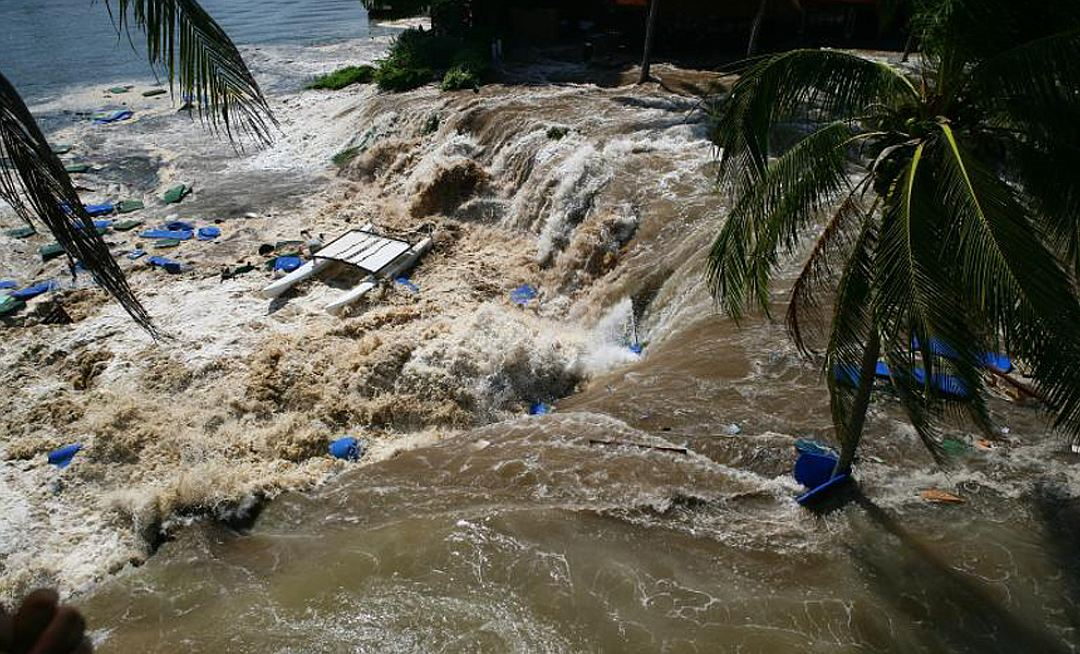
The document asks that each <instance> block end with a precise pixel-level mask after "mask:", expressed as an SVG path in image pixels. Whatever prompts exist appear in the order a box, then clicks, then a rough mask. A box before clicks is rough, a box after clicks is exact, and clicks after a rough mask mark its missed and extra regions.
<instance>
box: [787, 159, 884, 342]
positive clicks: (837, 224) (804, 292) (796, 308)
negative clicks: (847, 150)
mask: <svg viewBox="0 0 1080 654" xmlns="http://www.w3.org/2000/svg"><path fill="white" fill-rule="evenodd" d="M869 181H870V176H869V175H867V176H866V177H864V179H863V180H862V181H860V182H859V183H858V184H856V185H855V186H854V187H853V188H852V189H851V192H850V193H848V196H847V197H846V198H844V200H843V201H842V202H841V203H840V205H839V206H838V207H837V208H836V211H834V212H833V215H832V217H831V218H830V219H829V222H828V223H826V225H825V228H824V229H823V230H822V231H821V234H820V235H819V236H818V238H817V241H816V242H815V243H814V247H813V249H812V250H811V251H810V255H809V256H808V257H807V258H806V262H805V263H804V264H803V267H802V270H801V271H800V273H799V276H798V278H796V280H795V284H794V285H792V288H791V302H790V303H789V304H788V311H787V316H786V319H785V322H786V324H787V329H788V334H790V335H791V339H792V341H794V343H795V346H796V347H797V348H799V351H800V352H802V353H803V354H804V355H807V356H810V355H812V354H813V353H814V349H813V347H811V345H810V342H811V340H812V339H815V338H816V337H817V336H818V335H819V327H820V326H821V323H822V322H823V319H824V316H823V315H822V311H821V308H822V303H823V302H824V300H825V297H826V296H829V295H831V287H832V286H833V285H835V283H836V282H837V281H838V276H839V272H838V271H842V270H845V269H847V268H848V267H849V266H850V265H852V260H851V257H853V256H854V253H855V247H856V245H857V243H858V237H859V236H860V234H862V233H863V230H864V229H865V228H866V223H867V220H868V219H869V216H871V215H873V214H874V212H875V211H876V207H877V204H876V203H874V204H873V205H872V206H871V207H870V208H869V209H868V210H867V209H865V208H864V207H863V206H862V198H861V195H862V193H863V192H864V191H865V190H866V187H867V183H868V182H869Z"/></svg>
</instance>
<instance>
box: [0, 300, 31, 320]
mask: <svg viewBox="0 0 1080 654" xmlns="http://www.w3.org/2000/svg"><path fill="white" fill-rule="evenodd" d="M25 306H26V303H25V302H23V301H22V300H20V299H18V298H15V297H11V296H10V295H3V296H0V316H10V315H11V314H13V313H17V312H19V311H20V310H21V309H22V308H23V307H25Z"/></svg>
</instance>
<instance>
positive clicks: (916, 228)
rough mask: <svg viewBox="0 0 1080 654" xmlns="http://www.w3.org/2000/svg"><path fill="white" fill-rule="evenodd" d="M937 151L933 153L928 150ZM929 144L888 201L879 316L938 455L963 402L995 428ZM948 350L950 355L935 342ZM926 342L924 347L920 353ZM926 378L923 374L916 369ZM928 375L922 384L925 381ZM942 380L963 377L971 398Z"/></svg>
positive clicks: (914, 413)
mask: <svg viewBox="0 0 1080 654" xmlns="http://www.w3.org/2000/svg"><path fill="white" fill-rule="evenodd" d="M928 148H929V150H928ZM932 149H933V142H931V143H930V144H929V145H928V144H927V143H921V144H920V145H919V146H918V147H917V148H916V150H915V152H914V153H913V154H912V158H911V160H910V162H909V163H908V165H907V166H906V167H905V169H904V170H903V171H902V174H901V175H900V176H899V177H898V178H897V180H896V181H895V183H894V185H893V186H892V188H891V189H890V191H889V193H888V195H887V196H886V197H885V199H884V207H885V211H884V212H883V223H882V232H881V239H880V243H879V247H878V250H877V253H876V254H877V261H876V269H877V272H878V277H877V279H876V280H875V281H876V284H875V293H874V305H875V306H874V312H875V320H876V322H877V324H878V325H879V329H881V330H882V340H883V350H884V351H885V354H886V360H887V361H888V363H889V366H890V372H891V374H892V377H893V382H894V386H896V387H897V389H898V393H899V396H900V400H901V403H902V405H903V406H904V408H905V411H906V412H907V414H908V416H909V418H910V419H911V422H912V424H913V425H914V426H915V428H916V431H917V432H918V433H919V435H920V437H922V439H923V440H924V442H925V443H926V445H927V446H928V447H929V448H930V450H931V452H934V453H935V455H936V447H937V445H936V436H937V431H936V428H935V424H936V423H937V422H938V421H939V420H940V419H941V418H942V416H943V415H944V414H945V411H946V410H947V409H949V408H950V406H953V405H957V404H959V409H958V410H963V409H966V410H968V411H970V412H972V414H973V415H974V416H975V417H976V422H977V423H978V424H979V425H980V426H983V427H984V428H988V425H989V419H988V417H987V415H986V411H985V407H984V406H983V404H982V399H981V395H980V394H981V391H982V387H983V383H982V379H981V377H980V375H979V372H978V361H979V356H980V354H981V352H983V351H985V347H986V342H987V341H986V337H985V335H984V333H983V332H980V331H978V330H976V327H978V325H979V316H978V315H977V314H974V315H973V314H972V312H971V311H968V310H967V308H968V307H967V305H966V304H965V302H964V301H963V299H962V297H961V295H960V294H958V292H957V290H956V288H955V284H954V279H953V275H952V272H951V270H950V268H949V265H948V264H949V262H950V261H951V258H950V256H948V254H947V253H949V252H950V250H949V249H948V246H947V244H946V243H945V238H946V228H947V226H948V225H949V224H950V220H949V213H948V211H947V210H946V208H945V207H943V205H942V203H941V202H940V200H939V198H938V197H937V192H938V187H937V186H936V184H935V183H934V179H935V178H936V175H937V174H938V170H937V169H936V167H935V166H934V161H933V159H932V157H930V156H928V153H929V152H931V151H932ZM935 342H938V343H944V344H947V347H948V349H949V352H950V353H949V354H945V353H943V352H942V351H941V350H939V349H937V348H934V347H933V346H932V345H931V344H932V343H935ZM916 343H918V347H913V346H914V344H916ZM917 370H918V371H919V372H916V371H917ZM919 375H921V383H920V382H919ZM942 375H951V376H954V377H956V378H957V379H959V381H960V383H961V384H962V385H963V387H964V388H965V389H966V390H967V394H966V397H963V398H961V397H951V396H950V395H948V394H945V393H942V392H940V390H941V389H940V388H938V387H937V384H936V383H935V380H939V379H942Z"/></svg>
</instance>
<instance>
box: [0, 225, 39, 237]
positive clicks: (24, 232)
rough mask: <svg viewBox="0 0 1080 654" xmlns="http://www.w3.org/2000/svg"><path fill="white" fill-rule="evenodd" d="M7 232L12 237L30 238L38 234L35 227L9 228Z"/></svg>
mask: <svg viewBox="0 0 1080 654" xmlns="http://www.w3.org/2000/svg"><path fill="white" fill-rule="evenodd" d="M5 233H6V234H7V235H8V236H10V237H11V238H30V237H31V236H33V235H34V234H37V230H36V229H34V228H33V227H16V228H15V229H9V230H8V231H7V232H5Z"/></svg>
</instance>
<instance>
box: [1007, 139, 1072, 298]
mask: <svg viewBox="0 0 1080 654" xmlns="http://www.w3.org/2000/svg"><path fill="white" fill-rule="evenodd" d="M1006 150H1007V162H1008V163H1007V166H1008V170H1009V174H1010V177H1011V180H1010V181H1013V182H1014V186H1015V188H1016V189H1017V190H1018V192H1019V193H1021V194H1022V198H1023V199H1022V202H1021V203H1022V204H1024V205H1026V206H1029V207H1031V209H1032V212H1033V216H1032V219H1033V220H1035V221H1036V222H1037V224H1038V227H1039V229H1040V230H1041V231H1043V232H1044V233H1045V234H1046V239H1047V243H1048V244H1049V245H1050V246H1051V247H1052V248H1053V249H1054V251H1055V253H1057V255H1058V256H1059V257H1061V258H1062V259H1064V261H1065V262H1067V264H1068V266H1069V268H1070V269H1071V271H1070V272H1071V273H1072V276H1073V277H1074V278H1075V277H1076V276H1077V275H1080V175H1077V174H1076V171H1077V170H1080V144H1070V143H1068V142H1059V143H1051V144H1036V143H1032V142H1030V141H1021V140H1019V139H1014V140H1010V141H1009V142H1008V143H1007V147H1006Z"/></svg>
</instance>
